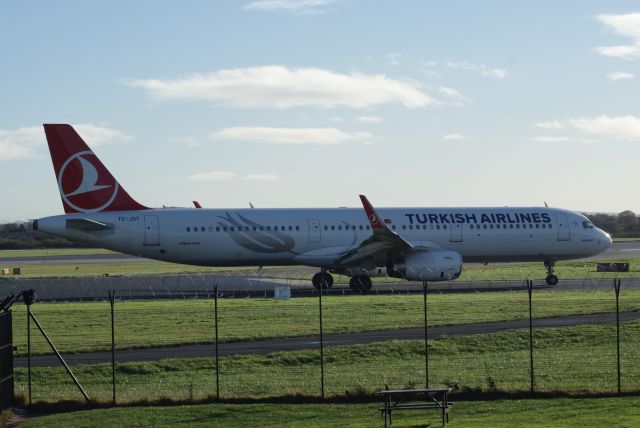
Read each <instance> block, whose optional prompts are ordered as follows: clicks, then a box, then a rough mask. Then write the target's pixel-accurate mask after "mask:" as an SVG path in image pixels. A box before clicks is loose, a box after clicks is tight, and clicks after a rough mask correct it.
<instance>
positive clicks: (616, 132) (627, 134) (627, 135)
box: [537, 115, 640, 143]
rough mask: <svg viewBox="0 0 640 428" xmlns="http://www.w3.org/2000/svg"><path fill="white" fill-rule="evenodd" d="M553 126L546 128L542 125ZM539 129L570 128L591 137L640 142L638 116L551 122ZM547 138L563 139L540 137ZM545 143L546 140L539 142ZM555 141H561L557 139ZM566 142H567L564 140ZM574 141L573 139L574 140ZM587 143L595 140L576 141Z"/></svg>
mask: <svg viewBox="0 0 640 428" xmlns="http://www.w3.org/2000/svg"><path fill="white" fill-rule="evenodd" d="M546 124H552V125H553V126H550V127H545V126H540V125H546ZM537 126H538V127H539V128H545V129H562V128H570V129H574V130H578V131H581V132H583V133H586V134H589V135H598V136H601V137H608V138H614V139H618V140H627V141H640V117H638V116H631V115H628V116H617V117H609V116H606V115H602V116H597V117H588V118H578V119H567V120H562V121H551V122H541V123H538V124H537ZM538 138H545V139H546V141H550V140H549V138H563V137H538ZM537 141H544V140H537ZM555 141H560V140H558V139H556V140H555ZM563 141H566V140H563ZM572 141H573V139H572ZM576 141H580V142H585V143H594V142H597V141H594V140H585V139H582V140H576Z"/></svg>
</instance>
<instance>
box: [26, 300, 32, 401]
mask: <svg viewBox="0 0 640 428" xmlns="http://www.w3.org/2000/svg"><path fill="white" fill-rule="evenodd" d="M25 303H26V302H25ZM27 379H28V384H29V386H28V388H29V408H30V407H31V303H30V302H29V303H27Z"/></svg>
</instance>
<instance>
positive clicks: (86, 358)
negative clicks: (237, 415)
mask: <svg viewBox="0 0 640 428" xmlns="http://www.w3.org/2000/svg"><path fill="white" fill-rule="evenodd" d="M635 320H640V312H622V313H620V321H635ZM615 321H616V315H615V313H600V314H590V315H573V316H566V317H549V318H537V319H534V320H533V326H534V328H536V329H540V328H552V327H568V326H576V325H584V324H606V323H615ZM528 327H529V320H528V319H520V320H510V321H498V322H486V323H476V324H461V325H452V326H434V327H429V329H428V331H429V336H428V337H429V338H430V339H436V338H441V337H445V336H446V337H452V336H470V335H478V334H490V333H498V332H503V331H510V330H517V329H524V328H528ZM423 338H424V328H423V327H418V328H403V329H394V330H378V331H368V332H359V333H348V334H344V333H343V334H331V335H325V336H324V340H323V342H324V346H325V347H332V346H346V345H357V344H370V343H376V342H385V341H389V340H418V339H423ZM319 346H320V342H319V337H318V336H304V337H294V338H283V339H269V340H252V341H241V342H240V341H239V342H227V343H220V344H219V346H218V352H219V355H221V356H231V355H246V354H269V353H272V352H281V351H299V350H304V349H318V348H319ZM213 356H215V344H197V345H184V346H168V347H158V348H147V349H132V350H123V351H116V361H117V362H118V363H125V362H135V361H151V360H161V359H166V358H205V357H208V358H211V357H213ZM64 358H65V360H66V362H67V364H70V365H77V364H100V363H110V362H111V352H87V353H78V354H69V355H64ZM14 364H15V366H16V367H25V366H26V365H27V359H26V357H19V358H14ZM58 364H60V362H59V361H58V359H57V358H56V357H55V356H53V355H43V356H34V357H32V358H31V365H32V366H33V367H48V366H55V365H58Z"/></svg>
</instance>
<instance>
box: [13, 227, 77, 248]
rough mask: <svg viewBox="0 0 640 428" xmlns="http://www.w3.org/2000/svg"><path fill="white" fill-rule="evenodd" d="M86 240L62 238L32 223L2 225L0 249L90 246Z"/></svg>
mask: <svg viewBox="0 0 640 428" xmlns="http://www.w3.org/2000/svg"><path fill="white" fill-rule="evenodd" d="M89 247H90V245H88V244H87V243H86V242H82V241H74V240H71V239H65V238H60V237H57V236H54V235H50V234H48V233H45V232H40V231H39V230H33V228H32V226H31V223H7V224H2V225H0V250H28V249H34V248H89Z"/></svg>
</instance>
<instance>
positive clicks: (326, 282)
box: [311, 271, 333, 290]
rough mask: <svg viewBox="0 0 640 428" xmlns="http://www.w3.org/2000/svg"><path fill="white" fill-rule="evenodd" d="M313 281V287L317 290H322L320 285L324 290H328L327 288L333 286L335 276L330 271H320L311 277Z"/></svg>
mask: <svg viewBox="0 0 640 428" xmlns="http://www.w3.org/2000/svg"><path fill="white" fill-rule="evenodd" d="M311 283H312V284H313V288H315V289H316V290H320V287H322V289H323V290H326V289H327V288H331V287H333V277H332V276H331V274H330V273H329V272H325V271H322V272H318V273H317V274H315V275H313V278H311Z"/></svg>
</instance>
